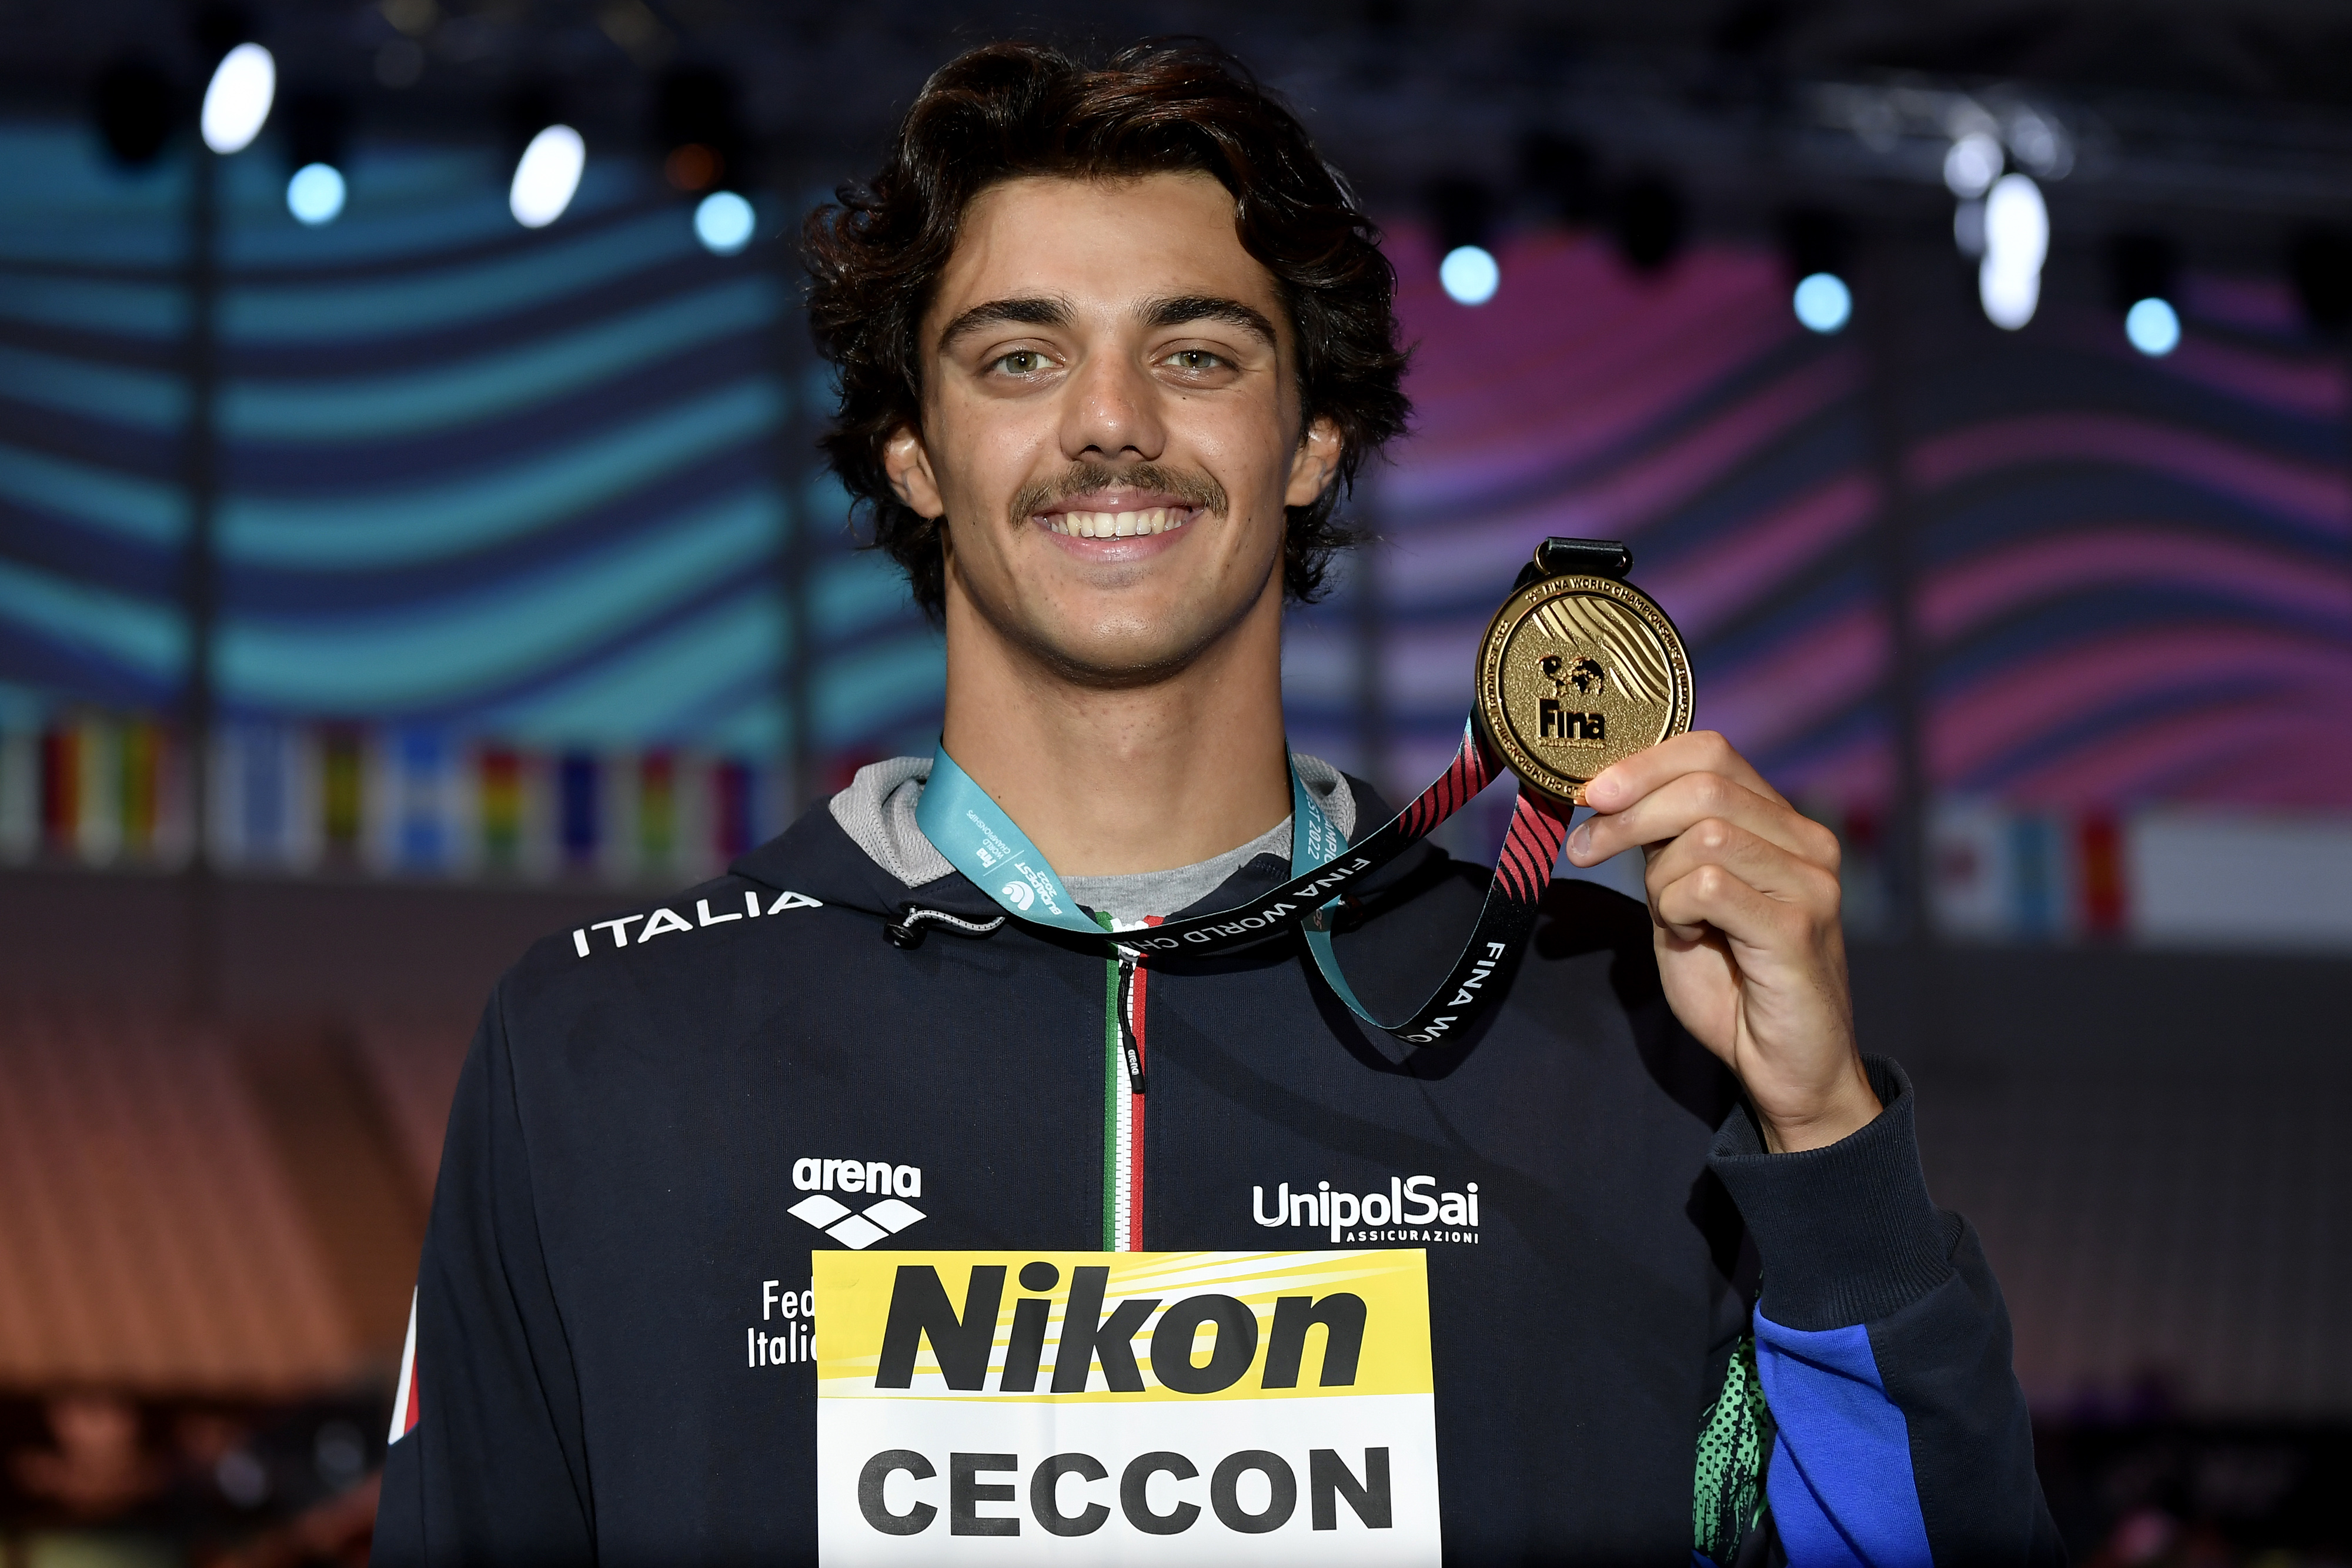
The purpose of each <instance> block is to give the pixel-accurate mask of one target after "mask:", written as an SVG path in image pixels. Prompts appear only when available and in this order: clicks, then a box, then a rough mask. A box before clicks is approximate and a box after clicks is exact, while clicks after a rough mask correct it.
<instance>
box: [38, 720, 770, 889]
mask: <svg viewBox="0 0 2352 1568" xmlns="http://www.w3.org/2000/svg"><path fill="white" fill-rule="evenodd" d="M210 749H211V758H210V767H209V768H208V770H207V773H206V782H207V785H208V789H207V791H206V794H207V800H206V813H207V817H208V821H209V829H210V831H209V832H208V833H207V835H206V844H207V847H208V850H209V852H210V854H211V856H212V858H213V861H214V862H215V864H217V865H219V866H221V867H222V868H223V869H226V870H231V871H245V872H253V873H277V874H295V875H301V874H311V873H318V874H361V875H382V876H396V877H427V878H435V877H438V878H449V877H458V878H483V879H490V880H501V879H503V880H520V881H552V880H559V879H567V878H568V879H580V878H590V879H597V880H603V881H609V882H614V883H677V882H681V881H692V880H695V879H697V878H699V877H703V876H707V875H710V874H712V873H715V872H717V871H718V870H719V869H721V868H723V867H724V866H725V865H726V863H727V862H729V861H730V860H731V859H733V858H734V857H735V856H736V855H738V854H740V853H742V852H744V851H745V850H747V849H749V848H751V846H752V845H753V844H756V843H758V842H760V841H761V840H762V839H764V838H767V837H769V836H771V835H772V834H774V833H776V832H778V831H781V830H782V827H783V825H784V813H785V812H786V811H787V810H789V808H790V801H789V800H788V799H787V798H786V793H787V781H786V779H784V777H783V771H782V768H778V767H776V766H774V765H773V764H772V763H768V762H763V761H753V760H751V759H748V758H734V757H725V756H716V755H711V754H709V753H704V752H699V751H694V750H688V749H678V748H653V749H646V750H640V751H610V750H586V749H560V748H559V749H549V748H544V747H528V746H520V745H513V744H509V743H507V742H503V741H500V740H499V739H496V738H493V737H474V736H466V735H460V734H457V733H453V732H451V731H449V730H446V729H443V728H439V727H428V726H419V725H367V724H341V723H316V724H312V723H274V722H260V721H250V722H237V723H234V724H231V725H227V726H226V727H223V728H222V729H221V731H220V732H219V733H217V734H216V735H215V737H214V742H213V745H212V747H211V748H210ZM193 782H194V779H193V769H192V768H191V766H190V758H189V756H188V748H187V746H186V744H185V741H184V737H183V736H182V735H181V733H180V732H179V731H178V730H176V729H175V728H174V727H172V726H169V725H166V724H163V723H160V722H158V721H156V720H154V719H153V718H152V717H148V716H141V715H125V714H113V713H100V712H89V711H85V712H78V713H72V714H66V715H58V716H52V717H51V718H49V719H48V720H47V721H46V722H44V723H42V724H39V725H37V726H27V727H11V728H6V729H0V859H5V860H7V861H9V862H16V863H26V862H47V863H63V864H76V865H84V866H92V867H117V866H120V867H127V868H142V867H144V868H155V869H169V868H172V867H174V866H178V865H183V864H184V863H186V862H187V859H188V856H189V854H190V852H191V850H192V848H193V845H194V831H193V826H194V822H193V816H192V812H193V810H194V799H195V791H194V789H193Z"/></svg>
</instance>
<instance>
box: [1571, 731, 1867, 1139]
mask: <svg viewBox="0 0 2352 1568" xmlns="http://www.w3.org/2000/svg"><path fill="white" fill-rule="evenodd" d="M1584 798H1585V801H1586V803H1587V804H1589V805H1590V806H1591V807H1592V809H1593V812H1594V814H1593V816H1592V817H1591V819H1590V820H1588V821H1585V822H1584V823H1583V824H1581V825H1580V827H1578V829H1577V830H1576V831H1575V832H1574V833H1572V834H1570V836H1569V841H1568V857H1569V859H1570V861H1571V862H1574V863H1575V864H1577V865H1580V866H1591V865H1598V864H1599V863H1600V862H1602V861H1604V860H1607V859H1608V858H1609V857H1610V856H1612V855H1613V854H1616V853H1617V852H1619V851H1621V850H1627V849H1632V848H1633V847H1634V846H1636V845H1639V846H1641V848H1642V850H1643V855H1644V856H1645V857H1646V859H1647V861H1648V869H1647V872H1646V873H1645V875H1644V877H1643V881H1644V883H1645V884H1646V886H1647V888H1648V892H1649V902H1650V921H1651V925H1652V927H1653V930H1654V936H1655V940H1656V946H1657V954H1658V971H1659V975H1660V977H1661V978H1662V979H1663V980H1664V984H1665V992H1666V1000H1667V1002H1668V1004H1669V1005H1671V1006H1672V1007H1673V1008H1674V1009H1675V1017H1676V1018H1678V1019H1681V1020H1682V1022H1683V1027H1684V1028H1685V1029H1687V1030H1690V1031H1691V1033H1692V1035H1694V1036H1695V1037H1696V1039H1697V1040H1698V1041H1699V1043H1700V1044H1702V1045H1704V1046H1706V1048H1707V1049H1708V1050H1709V1051H1713V1052H1715V1054H1716V1055H1717V1056H1719V1057H1721V1058H1722V1059H1723V1060H1724V1061H1726V1062H1727V1063H1729V1064H1730V1067H1731V1070H1732V1071H1734V1072H1736V1073H1738V1075H1739V1081H1740V1082H1741V1083H1742V1084H1743V1085H1744V1086H1745V1087H1746V1088H1747V1091H1748V1100H1749V1102H1750V1103H1752V1104H1753V1105H1754V1106H1755V1108H1756V1112H1757V1114H1758V1116H1759V1118H1760V1119H1761V1120H1762V1121H1763V1124H1764V1136H1765V1141H1766V1143H1767V1145H1768V1146H1769V1147H1771V1148H1773V1149H1776V1150H1780V1151H1795V1150H1799V1149H1811V1148H1819V1147H1820V1146H1822V1145H1824V1144H1832V1143H1835V1142H1836V1141H1837V1140H1838V1139H1840V1138H1843V1137H1844V1136H1845V1135H1846V1134H1849V1133H1852V1132H1853V1131H1854V1130H1855V1129H1857V1128H1859V1127H1861V1126H1863V1125H1864V1124H1866V1123H1868V1122H1869V1121H1870V1120H1871V1118H1873V1117H1874V1116H1875V1115H1877V1114H1878V1113H1879V1110H1880V1108H1881V1107H1880V1105H1879V1101H1878V1096H1877V1095H1876V1094H1875V1093H1874V1092H1873V1091H1872V1090H1871V1087H1870V1081H1869V1079H1868V1077H1867V1076H1866V1075H1865V1074H1864V1071H1863V1067H1862V1058H1861V1056H1860V1054H1859V1053H1858V1052H1857V1051H1856V1050H1855V1047H1854V1035H1853V1000H1852V998H1851V995H1850V993H1849V991H1848V989H1847V986H1846V967H1845V936H1844V933H1843V929H1842V927H1841V926H1840V925H1839V922H1838V842H1837V836H1836V835H1835V834H1833V833H1832V832H1831V831H1829V830H1828V829H1827V828H1824V827H1822V825H1821V824H1820V823H1818V822H1815V821H1811V820H1810V819H1809V818H1807V817H1805V816H1804V815H1803V814H1802V813H1801V812H1800V811H1798V810H1797V809H1796V808H1795V807H1793V806H1791V805H1790V804H1789V802H1788V801H1787V800H1784V799H1782V798H1781V796H1780V792H1779V791H1778V790H1776V789H1773V788H1772V787H1771V786H1770V785H1769V784H1767V783H1766V782H1765V781H1764V779H1763V776H1762V775H1760V774H1759V773H1758V772H1757V771H1756V769H1755V768H1753V767H1751V766H1749V764H1748V759H1747V758H1744V757H1742V756H1740V755H1739V753H1738V752H1737V751H1735V750H1733V749H1732V747H1731V744H1730V743H1729V742H1728V741H1727V740H1725V739H1724V738H1723V737H1722V736H1720V735H1717V733H1715V732H1714V731H1713V730H1695V731H1693V732H1691V733H1690V734H1688V735H1681V736H1676V737H1675V738H1673V739H1671V740H1667V741H1664V742H1661V743H1660V744H1658V745H1656V746H1654V747H1650V748H1649V749H1648V750H1646V751H1641V752H1637V753H1635V754H1634V755H1633V756H1632V757H1629V758H1625V760H1623V761H1622V762H1620V763H1617V764H1616V765H1615V766H1613V767H1612V768H1607V769H1605V770H1603V771H1602V772H1601V775H1600V776H1599V777H1598V778H1596V779H1593V780H1592V782H1591V783H1590V784H1588V785H1587V786H1585V790H1584Z"/></svg>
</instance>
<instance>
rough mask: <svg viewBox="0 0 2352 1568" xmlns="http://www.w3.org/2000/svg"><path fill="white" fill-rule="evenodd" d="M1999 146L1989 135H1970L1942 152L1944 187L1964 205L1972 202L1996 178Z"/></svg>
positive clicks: (1977, 132)
mask: <svg viewBox="0 0 2352 1568" xmlns="http://www.w3.org/2000/svg"><path fill="white" fill-rule="evenodd" d="M2000 165H2001V152H2000V141H1997V140H1995V139H1994V138H1993V137H1992V136H1991V135H1990V133H1988V132H1986V131H1969V133H1968V134H1967V135H1966V136H1963V137H1961V138H1960V139H1959V140H1958V141H1954V142H1953V143H1952V144H1951V146H1950V147H1949V148H1948V149H1946V150H1945V152H1944V185H1945V188H1946V189H1948V190H1949V191H1950V192H1951V193H1952V194H1954V195H1955V196H1958V197H1959V199H1960V200H1962V201H1964V202H1972V201H1975V200H1976V199H1977V198H1978V197H1979V196H1981V195H1983V194H1984V193H1986V192H1987V191H1990V190H1991V189H1992V183H1993V182H1994V181H1995V180H1998V179H2000Z"/></svg>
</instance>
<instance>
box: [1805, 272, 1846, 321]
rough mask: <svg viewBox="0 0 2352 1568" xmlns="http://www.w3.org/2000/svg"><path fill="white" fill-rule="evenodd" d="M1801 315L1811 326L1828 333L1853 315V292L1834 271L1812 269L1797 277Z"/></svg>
mask: <svg viewBox="0 0 2352 1568" xmlns="http://www.w3.org/2000/svg"><path fill="white" fill-rule="evenodd" d="M1792 303H1793V304H1794V305H1795V307H1796V310H1797V319H1798V320H1800V321H1801V322H1803V323H1804V324H1805V326H1806V327H1807V328H1809V329H1811V330H1813V331H1815V332H1820V333H1822V334H1825V335H1826V334H1828V333H1831V332H1835V331H1838V330H1840V329H1843V327H1844V326H1845V324H1846V323H1847V322H1848V321H1850V320H1852V319H1853V290H1851V289H1849V288H1847V287H1846V286H1845V279H1844V278H1843V277H1839V276H1838V275H1837V274H1836V273H1834V272H1809V273H1807V274H1806V275H1805V276H1804V277H1801V278H1799V279H1798V280H1797V292H1796V297H1795V298H1794V299H1793V301H1792Z"/></svg>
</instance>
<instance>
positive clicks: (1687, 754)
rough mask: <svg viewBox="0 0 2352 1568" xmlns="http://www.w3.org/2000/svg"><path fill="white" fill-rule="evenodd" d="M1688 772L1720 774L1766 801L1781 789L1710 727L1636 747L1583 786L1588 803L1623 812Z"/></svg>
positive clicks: (1777, 795)
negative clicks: (1632, 751)
mask: <svg viewBox="0 0 2352 1568" xmlns="http://www.w3.org/2000/svg"><path fill="white" fill-rule="evenodd" d="M1686 773H1720V774H1722V775H1723V776H1724V777H1725V778H1727V779H1731V780H1732V781H1733V782H1734V783H1738V784H1742V785H1745V786H1747V787H1748V789H1752V790H1754V791H1755V792H1756V793H1757V794H1759V795H1761V796H1763V797H1764V798H1765V799H1766V800H1780V804H1782V805H1784V806H1785V805H1787V804H1788V802H1787V801H1786V800H1781V799H1780V791H1778V790H1776V789H1773V788H1772V786H1770V785H1769V784H1767V783H1766V782H1764V776H1763V775H1762V774H1761V773H1759V772H1757V771H1756V769H1755V768H1754V767H1753V766H1752V765H1751V764H1750V763H1749V762H1748V758H1745V757H1742V756H1740V755H1739V753H1738V751H1736V750H1734V749H1733V748H1732V745H1731V742H1729V741H1727V740H1726V739H1724V738H1723V737H1722V736H1721V735H1719V734H1717V732H1716V731H1714V730H1711V729H1695V730H1692V731H1691V732H1690V733H1689V734H1687V735H1677V736H1675V737H1674V738H1673V739H1671V740H1662V741H1660V742H1658V744H1657V745H1655V746H1653V747H1648V748H1646V749H1644V750H1642V751H1637V752H1635V753H1634V754H1633V756H1631V757H1628V758H1625V759H1624V760H1623V761H1622V762H1618V763H1614V764H1612V765H1611V766H1610V767H1607V768H1602V769H1601V772H1600V773H1599V774H1598V775H1597V776H1595V777H1594V779H1593V780H1592V782H1591V783H1590V784H1587V785H1586V786H1585V787H1584V803H1585V804H1586V805H1588V806H1590V807H1591V808H1592V809H1593V810H1596V811H1622V810H1624V809H1625V808H1626V807H1627V806H1630V805H1632V804H1633V802H1634V801H1636V800H1640V799H1641V798H1642V797H1643V796H1644V795H1647V794H1649V793H1651V792H1652V791H1653V790H1655V789H1659V788H1660V787H1661V786H1663V785H1665V784H1668V783H1671V782H1672V781H1673V780H1675V779H1679V778H1681V777H1682V776H1683V775H1685V774H1686Z"/></svg>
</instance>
